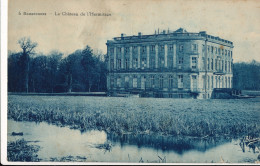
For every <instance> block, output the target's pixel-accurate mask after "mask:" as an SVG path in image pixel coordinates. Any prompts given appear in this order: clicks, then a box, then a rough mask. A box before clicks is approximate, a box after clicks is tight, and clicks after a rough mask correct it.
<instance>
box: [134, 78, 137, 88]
mask: <svg viewBox="0 0 260 166" xmlns="http://www.w3.org/2000/svg"><path fill="white" fill-rule="evenodd" d="M133 88H137V77H136V76H134V78H133Z"/></svg>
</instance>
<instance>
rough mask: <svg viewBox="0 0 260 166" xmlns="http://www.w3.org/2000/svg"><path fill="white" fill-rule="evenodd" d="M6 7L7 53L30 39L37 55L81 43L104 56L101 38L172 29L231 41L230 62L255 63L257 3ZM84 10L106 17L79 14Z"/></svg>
mask: <svg viewBox="0 0 260 166" xmlns="http://www.w3.org/2000/svg"><path fill="white" fill-rule="evenodd" d="M8 5H9V6H8V50H11V51H19V50H20V48H19V45H18V43H17V41H18V40H19V39H20V38H21V37H30V38H31V40H32V41H34V42H37V43H38V47H37V49H36V51H37V52H40V53H43V54H48V53H49V52H50V51H52V50H59V51H61V52H63V53H65V54H70V53H73V52H74V51H75V50H77V49H83V48H84V47H85V46H86V45H89V46H90V47H92V48H93V49H95V50H97V49H98V50H101V51H102V52H103V53H106V51H107V50H106V42H107V40H111V39H113V37H119V36H120V35H121V33H125V34H126V35H127V36H130V35H137V34H138V32H142V33H143V34H144V35H146V34H147V35H148V34H154V31H155V30H158V28H159V29H160V31H162V30H168V29H170V30H172V31H174V30H177V29H178V28H180V27H182V28H184V29H186V30H187V31H188V32H200V31H206V32H207V33H208V34H210V35H213V36H219V37H220V38H223V39H226V40H229V41H232V42H233V44H234V49H233V58H234V62H241V61H246V62H250V61H252V60H253V59H255V60H257V61H260V55H259V52H260V1H258V0H209V1H206V0H95V1H93V0H9V4H8ZM19 12H20V13H21V15H19ZM23 12H27V13H46V16H40V15H23ZM62 12H66V13H68V12H70V13H78V14H79V16H68V15H66V16H64V15H62ZM89 12H94V13H106V14H111V16H87V15H85V16H80V13H84V14H87V13H89ZM55 13H56V14H57V13H60V14H61V15H60V16H57V15H55Z"/></svg>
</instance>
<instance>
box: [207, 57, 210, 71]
mask: <svg viewBox="0 0 260 166" xmlns="http://www.w3.org/2000/svg"><path fill="white" fill-rule="evenodd" d="M207 64H208V70H209V69H210V59H209V58H208V62H207Z"/></svg>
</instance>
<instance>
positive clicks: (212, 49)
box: [211, 46, 214, 54]
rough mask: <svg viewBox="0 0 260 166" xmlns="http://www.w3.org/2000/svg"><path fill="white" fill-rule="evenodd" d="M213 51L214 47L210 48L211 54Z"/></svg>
mask: <svg viewBox="0 0 260 166" xmlns="http://www.w3.org/2000/svg"><path fill="white" fill-rule="evenodd" d="M213 51H214V47H213V46H211V53H212V54H213Z"/></svg>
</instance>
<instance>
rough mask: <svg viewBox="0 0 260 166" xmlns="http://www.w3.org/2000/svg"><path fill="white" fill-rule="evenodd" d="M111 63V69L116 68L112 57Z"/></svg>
mask: <svg viewBox="0 0 260 166" xmlns="http://www.w3.org/2000/svg"><path fill="white" fill-rule="evenodd" d="M110 65H111V66H110V68H111V70H114V59H111V61H110Z"/></svg>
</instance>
